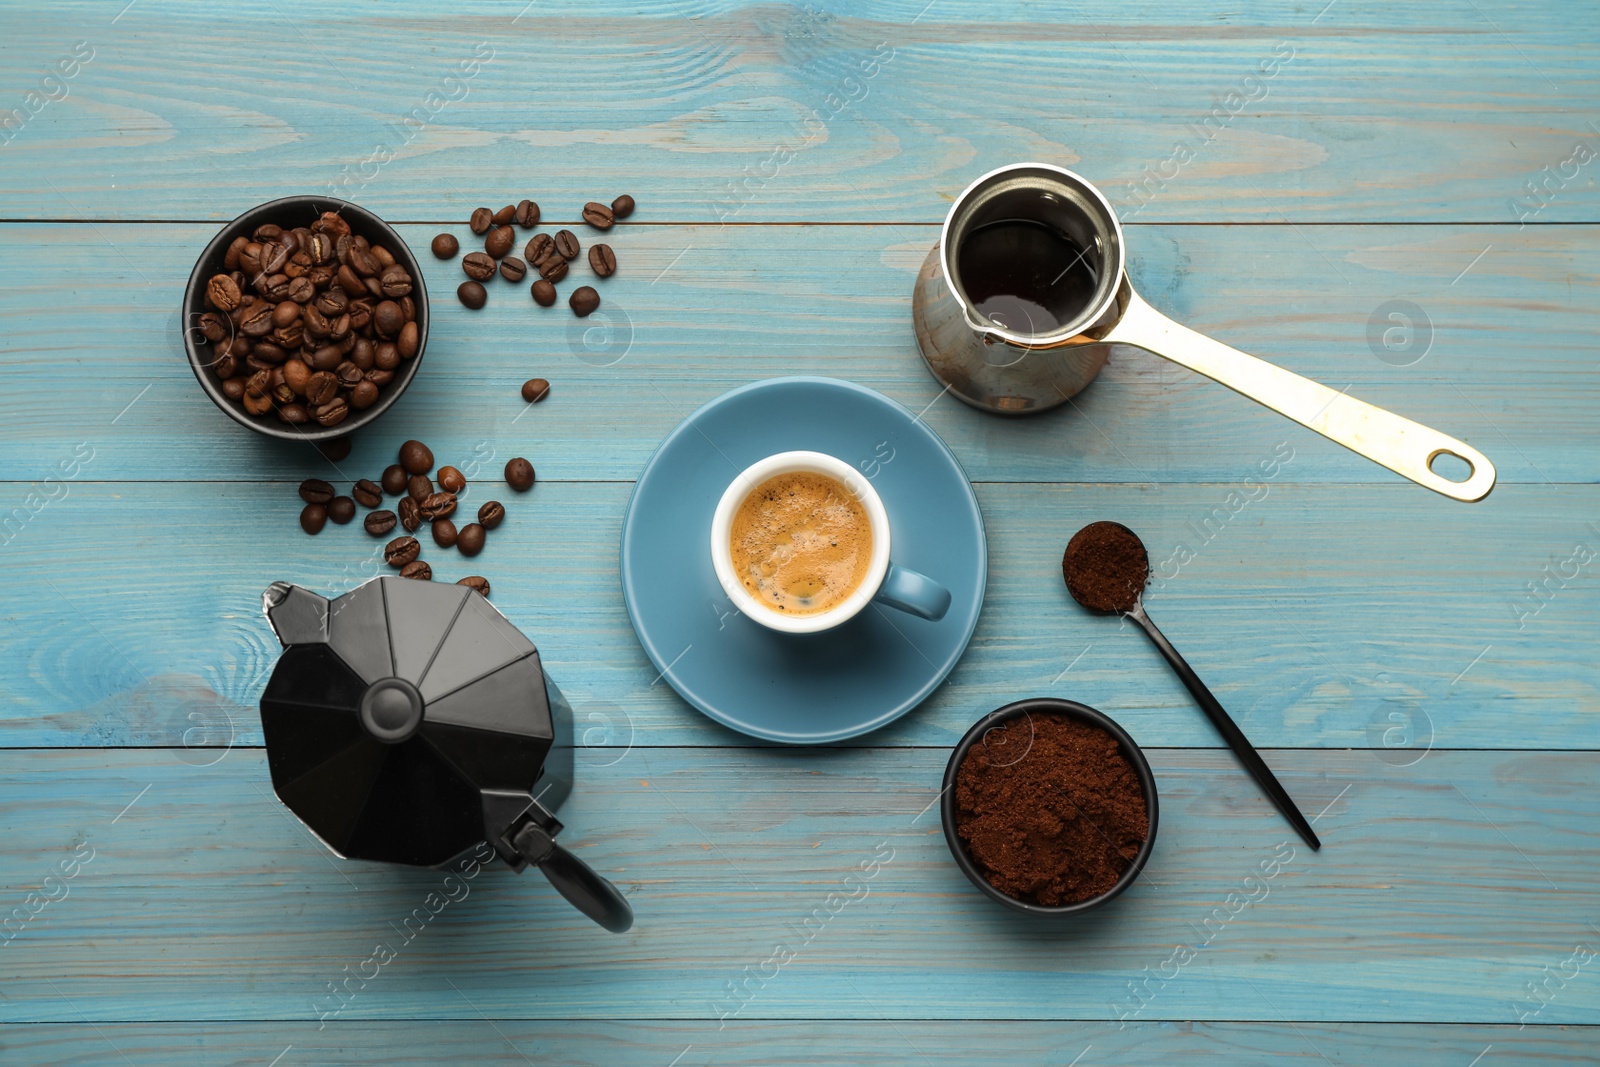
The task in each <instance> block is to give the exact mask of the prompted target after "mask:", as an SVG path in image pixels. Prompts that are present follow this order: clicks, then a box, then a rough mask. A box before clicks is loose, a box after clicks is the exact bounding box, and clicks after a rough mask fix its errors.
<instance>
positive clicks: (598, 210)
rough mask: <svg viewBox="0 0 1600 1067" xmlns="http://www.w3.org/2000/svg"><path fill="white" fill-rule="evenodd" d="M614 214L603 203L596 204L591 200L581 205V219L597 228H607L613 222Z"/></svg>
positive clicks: (609, 227) (614, 219)
mask: <svg viewBox="0 0 1600 1067" xmlns="http://www.w3.org/2000/svg"><path fill="white" fill-rule="evenodd" d="M616 220H617V219H616V215H615V214H613V212H612V210H611V209H610V208H608V207H606V206H605V205H604V204H597V203H595V202H594V201H593V200H591V201H589V202H588V203H587V204H585V205H583V221H584V222H587V223H588V224H589V225H590V226H593V227H594V228H595V229H597V230H609V229H611V224H612V223H613V222H615V221H616Z"/></svg>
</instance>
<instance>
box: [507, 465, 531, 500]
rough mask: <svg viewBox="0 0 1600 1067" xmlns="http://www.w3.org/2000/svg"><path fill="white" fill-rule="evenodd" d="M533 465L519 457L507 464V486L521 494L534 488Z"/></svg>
mask: <svg viewBox="0 0 1600 1067" xmlns="http://www.w3.org/2000/svg"><path fill="white" fill-rule="evenodd" d="M533 481H534V476H533V464H532V463H529V462H528V461H527V460H525V459H523V458H522V457H521V456H518V457H517V458H516V459H513V460H510V461H508V462H507V463H506V484H507V485H509V486H510V487H511V488H513V489H515V490H516V491H517V492H519V493H526V492H527V491H528V490H529V489H532V488H533Z"/></svg>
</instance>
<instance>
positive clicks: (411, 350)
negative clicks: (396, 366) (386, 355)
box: [394, 321, 422, 359]
mask: <svg viewBox="0 0 1600 1067" xmlns="http://www.w3.org/2000/svg"><path fill="white" fill-rule="evenodd" d="M394 343H395V348H396V349H398V350H399V352H400V358H401V359H412V358H413V357H415V356H416V354H417V353H418V352H420V351H422V330H421V328H420V327H418V326H417V324H416V322H415V321H411V322H407V323H406V324H405V325H404V326H402V327H400V336H399V337H396V338H395V342H394Z"/></svg>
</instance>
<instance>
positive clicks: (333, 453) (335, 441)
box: [291, 361, 350, 463]
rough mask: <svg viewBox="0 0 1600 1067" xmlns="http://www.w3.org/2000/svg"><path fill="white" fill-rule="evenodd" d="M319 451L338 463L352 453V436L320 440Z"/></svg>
mask: <svg viewBox="0 0 1600 1067" xmlns="http://www.w3.org/2000/svg"><path fill="white" fill-rule="evenodd" d="M297 362H298V361H297ZM300 365H301V366H302V367H303V366H305V364H303V363H302V364H300ZM291 366H292V364H291ZM317 451H318V452H321V453H322V455H323V457H324V458H326V459H327V460H328V462H329V463H338V462H339V461H340V460H342V459H344V458H345V457H346V456H348V455H349V454H350V438H348V437H334V438H330V439H329V440H326V441H318V442H317Z"/></svg>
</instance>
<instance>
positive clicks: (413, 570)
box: [400, 559, 433, 582]
mask: <svg viewBox="0 0 1600 1067" xmlns="http://www.w3.org/2000/svg"><path fill="white" fill-rule="evenodd" d="M400 577H402V578H412V579H415V580H416V581H419V582H431V581H433V568H432V567H430V566H428V564H427V563H426V562H425V561H423V560H420V559H414V560H412V561H411V562H410V563H407V564H406V565H405V566H404V567H401V568H400Z"/></svg>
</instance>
